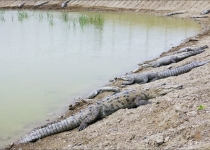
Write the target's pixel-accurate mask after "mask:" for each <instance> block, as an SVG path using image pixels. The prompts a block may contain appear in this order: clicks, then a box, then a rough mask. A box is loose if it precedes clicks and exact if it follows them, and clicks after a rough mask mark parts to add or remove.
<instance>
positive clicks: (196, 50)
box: [138, 45, 208, 70]
mask: <svg viewBox="0 0 210 150" xmlns="http://www.w3.org/2000/svg"><path fill="white" fill-rule="evenodd" d="M206 48H208V46H207V45H205V46H201V47H186V48H182V49H180V50H179V51H177V52H176V53H177V54H174V55H170V56H165V57H162V58H159V59H157V60H156V61H153V62H150V63H148V64H140V68H138V70H141V69H143V68H146V67H154V68H155V67H160V66H164V65H168V64H171V63H176V62H178V61H181V60H183V59H185V58H188V57H190V56H194V55H197V54H200V53H202V52H204V51H205V50H204V49H206ZM179 53H180V54H179Z"/></svg>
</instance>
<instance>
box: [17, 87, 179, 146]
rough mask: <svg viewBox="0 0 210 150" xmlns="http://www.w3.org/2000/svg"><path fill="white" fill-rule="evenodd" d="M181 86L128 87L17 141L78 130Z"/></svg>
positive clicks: (23, 141) (30, 140)
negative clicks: (128, 88) (133, 88)
mask: <svg viewBox="0 0 210 150" xmlns="http://www.w3.org/2000/svg"><path fill="white" fill-rule="evenodd" d="M181 88H182V85H180V84H170V85H169V84H168V85H167V84H162V85H157V86H152V87H149V88H146V89H136V90H132V89H130V90H126V91H123V92H120V93H117V94H115V95H112V96H108V97H106V98H104V99H102V100H101V101H98V102H96V103H95V104H93V105H90V106H89V107H88V108H86V109H83V110H81V111H80V112H78V113H77V114H75V115H73V116H70V117H68V118H66V119H64V120H62V121H58V122H55V123H51V124H48V125H46V126H44V127H41V128H37V129H34V130H33V131H31V132H30V133H28V134H26V135H25V136H24V137H23V138H21V139H20V140H19V143H27V142H34V141H36V140H38V139H41V138H43V137H46V136H50V135H53V134H56V133H60V132H63V131H68V130H71V129H74V128H76V127H79V128H78V130H79V131H81V130H83V129H85V128H86V127H87V126H88V125H90V124H91V123H93V122H95V121H97V120H99V119H102V118H104V117H106V116H108V115H110V114H112V113H114V112H116V111H117V110H119V109H125V108H128V109H129V108H135V107H138V106H140V105H145V104H148V103H149V102H148V100H149V99H151V98H155V97H157V96H162V95H165V94H167V93H169V92H171V91H174V90H176V89H181Z"/></svg>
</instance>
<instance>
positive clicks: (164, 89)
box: [155, 84, 183, 95]
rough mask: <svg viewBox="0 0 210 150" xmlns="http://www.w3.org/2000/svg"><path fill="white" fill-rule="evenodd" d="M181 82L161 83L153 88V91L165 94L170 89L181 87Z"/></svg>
mask: <svg viewBox="0 0 210 150" xmlns="http://www.w3.org/2000/svg"><path fill="white" fill-rule="evenodd" d="M182 88H183V85H182V84H162V85H160V86H158V87H157V88H156V89H155V92H156V93H157V94H159V95H165V94H167V93H169V92H171V91H174V90H178V89H182Z"/></svg>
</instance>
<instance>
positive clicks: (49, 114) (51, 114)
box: [46, 113, 55, 116]
mask: <svg viewBox="0 0 210 150" xmlns="http://www.w3.org/2000/svg"><path fill="white" fill-rule="evenodd" d="M53 115H55V113H48V114H46V116H53Z"/></svg>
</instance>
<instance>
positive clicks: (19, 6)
mask: <svg viewBox="0 0 210 150" xmlns="http://www.w3.org/2000/svg"><path fill="white" fill-rule="evenodd" d="M26 3H27V2H22V3H20V4H19V5H18V6H17V7H18V8H22V7H23V6H24V5H25V4H26Z"/></svg>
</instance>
